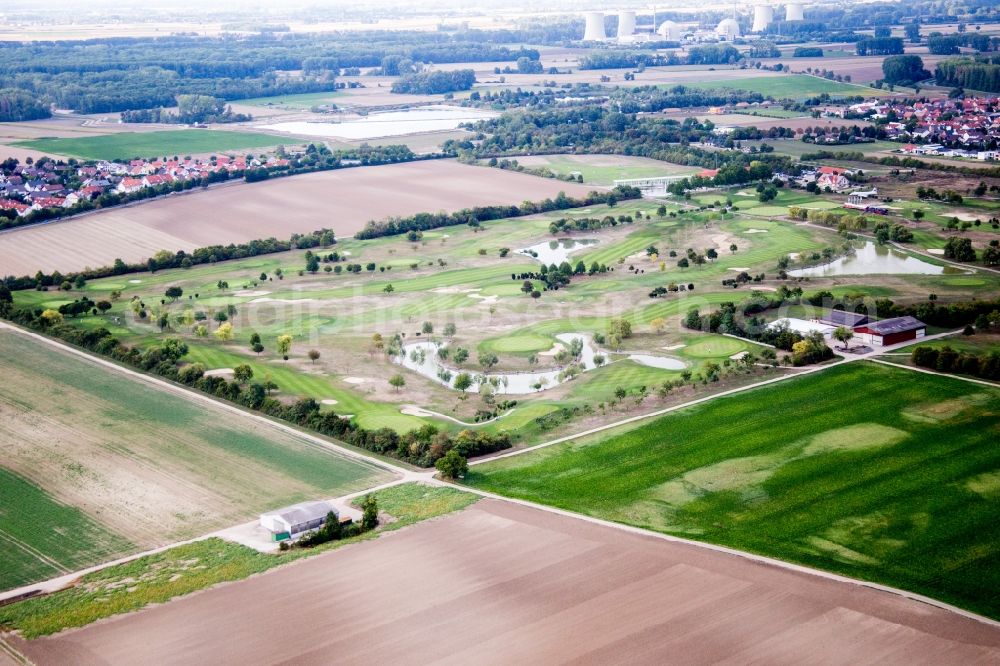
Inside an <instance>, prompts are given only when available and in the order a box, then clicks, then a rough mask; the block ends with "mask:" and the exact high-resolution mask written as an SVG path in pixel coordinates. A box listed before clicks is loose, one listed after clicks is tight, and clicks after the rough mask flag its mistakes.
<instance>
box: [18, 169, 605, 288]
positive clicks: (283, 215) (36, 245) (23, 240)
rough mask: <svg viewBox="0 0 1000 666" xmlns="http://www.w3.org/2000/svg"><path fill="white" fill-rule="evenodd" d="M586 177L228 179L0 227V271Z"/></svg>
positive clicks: (445, 173) (407, 174) (518, 195)
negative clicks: (22, 225)
mask: <svg viewBox="0 0 1000 666" xmlns="http://www.w3.org/2000/svg"><path fill="white" fill-rule="evenodd" d="M592 189H593V187H592V186H586V185H577V184H573V183H566V182H563V181H558V180H550V179H546V178H537V177H535V176H528V175H524V174H519V173H516V172H511V171H501V170H499V169H490V168H488V167H474V166H467V165H464V164H459V163H458V162H455V161H452V160H434V161H427V162H411V163H407V164H393V165H387V166H374V167H360V168H353V169H342V170H339V171H325V172H322V173H314V174H306V175H301V176H292V177H290V178H280V179H276V180H269V181H265V182H262V183H253V184H231V185H225V186H222V187H216V188H212V189H211V190H209V191H208V192H190V193H187V194H183V195H174V196H170V197H168V198H165V199H160V200H158V201H153V202H144V203H140V204H137V205H133V206H129V207H125V208H114V209H109V210H103V211H97V212H95V213H92V214H89V215H85V216H82V217H78V218H75V219H70V220H65V221H61V222H55V223H51V224H44V225H41V226H32V227H26V228H22V229H14V230H11V231H8V232H5V233H2V234H0V274H2V275H24V274H28V273H32V274H33V273H35V272H36V271H37V270H39V269H41V270H44V271H52V270H60V271H62V272H69V271H74V270H79V269H82V268H85V267H87V266H91V267H95V266H104V265H110V264H111V263H113V262H114V260H115V259H116V258H120V259H123V260H125V261H140V260H143V259H146V258H148V257H150V256H152V255H153V254H155V253H156V252H157V251H159V250H164V249H166V250H170V251H172V252H173V251H177V250H193V249H195V248H198V247H205V246H208V245H216V244H226V243H238V242H244V241H249V240H254V239H257V238H268V237H271V236H274V237H277V238H288V237H289V236H290V235H291V234H293V233H304V232H309V231H314V230H316V229H320V228H330V229H333V230H334V231H335V232H336V233H337V235H339V236H349V235H352V234H354V233H355V232H357V231H358V230H360V229H361V228H363V227H364V225H365V223H367V222H368V221H369V220H379V219H383V218H386V217H390V216H393V215H408V214H413V213H419V212H424V211H427V212H435V211H439V210H458V209H461V208H466V207H470V206H477V205H488V204H516V203H520V202H521V201H524V200H525V199H530V200H533V201H535V200H539V199H545V198H546V197H554V196H555V195H556V194H558V193H559V192H560V191H564V192H566V194H568V195H570V196H581V195H584V194H586V193H587V192H589V191H591V190H592Z"/></svg>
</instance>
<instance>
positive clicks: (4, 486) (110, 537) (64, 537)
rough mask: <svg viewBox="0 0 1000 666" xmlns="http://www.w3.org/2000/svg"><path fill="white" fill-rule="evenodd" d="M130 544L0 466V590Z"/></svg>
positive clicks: (50, 575)
mask: <svg viewBox="0 0 1000 666" xmlns="http://www.w3.org/2000/svg"><path fill="white" fill-rule="evenodd" d="M131 548H132V544H130V543H129V542H128V541H127V540H125V539H123V538H121V537H119V536H118V535H116V534H114V533H112V532H110V531H109V530H107V529H106V528H104V527H103V526H101V525H100V524H99V523H97V522H96V521H94V520H92V519H91V518H89V517H88V516H87V515H86V514H84V513H83V512H82V511H80V510H79V509H76V508H74V507H71V506H66V505H65V504H60V503H59V502H57V501H55V500H54V499H52V497H50V496H49V495H47V494H46V493H45V491H43V490H42V489H41V488H39V487H38V486H36V485H34V484H33V483H31V482H30V481H28V480H26V479H24V478H21V477H20V476H18V475H16V474H13V473H11V472H9V471H7V470H5V469H4V468H2V467H0V551H2V552H3V557H0V590H7V589H10V588H12V587H18V586H19V585H25V584H27V583H30V582H32V581H36V580H43V579H46V578H53V577H55V576H61V575H63V574H66V573H70V572H72V571H76V570H78V569H81V568H83V567H86V566H89V565H91V564H94V563H95V562H100V561H101V560H106V559H110V558H111V557H113V556H114V555H116V554H118V553H122V552H125V551H128V550H130V549H131Z"/></svg>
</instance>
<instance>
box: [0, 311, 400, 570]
mask: <svg viewBox="0 0 1000 666" xmlns="http://www.w3.org/2000/svg"><path fill="white" fill-rule="evenodd" d="M0 346H2V349H3V350H4V353H3V354H2V355H0V375H2V376H3V378H4V381H3V385H2V386H0V416H2V418H0V460H2V465H3V466H2V468H0V474H2V477H0V480H2V481H3V483H2V484H0V495H2V496H3V500H4V501H3V503H2V504H0V507H2V508H0V538H3V539H4V541H5V542H7V543H8V547H9V552H11V553H13V556H12V558H6V557H5V558H4V564H3V566H2V567H0V589H9V588H11V587H15V586H18V585H20V584H25V583H29V582H32V581H35V580H40V579H44V578H50V577H53V576H56V575H61V574H65V573H68V572H70V571H74V570H77V569H79V568H82V567H84V566H89V565H92V564H97V563H99V562H101V561H104V560H108V559H112V558H113V557H114V556H116V555H117V556H120V555H124V554H127V553H130V552H134V551H136V550H142V549H147V548H152V547H156V546H160V545H163V544H165V543H170V542H173V541H178V540H183V539H188V538H191V537H195V536H199V535H201V534H204V533H206V532H210V531H212V530H215V529H219V528H222V527H228V526H231V525H233V524H237V523H239V522H242V521H245V520H248V519H249V518H251V517H253V516H254V515H256V514H257V513H259V512H260V511H262V510H266V509H270V508H274V507H277V506H282V505H285V504H290V503H293V502H297V501H301V500H304V499H311V498H314V497H316V496H321V497H335V496H339V495H343V494H346V493H348V492H351V491H354V490H358V489H361V488H364V487H366V486H369V485H372V484H374V483H377V482H379V481H380V480H386V479H388V478H390V477H389V474H388V473H387V472H385V471H383V470H382V469H380V468H379V467H378V466H376V465H375V464H373V463H367V462H363V461H361V462H359V461H357V460H354V459H350V458H348V457H347V456H345V455H343V454H340V453H338V452H336V451H334V450H332V449H330V448H327V447H324V446H321V445H319V444H316V443H314V442H313V441H312V440H308V439H305V438H302V437H299V436H297V435H293V434H291V433H289V432H286V431H284V430H280V429H278V428H275V427H272V426H270V425H268V424H266V423H265V422H258V421H253V420H248V419H247V418H246V417H245V416H244V415H242V414H240V413H238V412H229V411H224V410H222V409H221V408H218V407H215V406H212V405H211V404H209V403H206V402H205V401H203V400H199V399H197V398H193V397H191V396H190V395H188V394H186V393H178V392H176V390H170V389H166V388H162V387H159V386H154V385H152V384H150V383H148V382H146V381H143V380H141V379H138V378H133V377H130V376H127V375H125V374H123V373H122V372H120V371H117V370H113V369H110V368H108V367H105V366H103V365H99V364H98V363H96V362H94V361H91V360H89V359H85V358H82V357H80V356H77V355H74V354H71V353H70V352H67V351H64V350H62V349H60V348H58V347H55V346H52V345H49V344H46V343H44V342H41V341H39V340H36V339H34V338H32V337H29V336H27V335H25V334H23V333H20V332H16V331H15V330H14V329H10V328H3V329H0ZM69 443H72V446H69V445H68V444H69ZM28 521H30V522H28ZM70 535H73V536H72V539H69V538H68V537H69V536H70Z"/></svg>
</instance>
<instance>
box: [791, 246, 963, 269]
mask: <svg viewBox="0 0 1000 666" xmlns="http://www.w3.org/2000/svg"><path fill="white" fill-rule="evenodd" d="M964 272H965V271H963V270H962V269H960V268H953V267H951V266H936V265H934V264H932V263H929V262H926V261H923V260H921V259H917V258H916V257H913V256H910V255H908V254H906V253H905V252H900V251H899V250H896V249H894V248H891V247H888V246H885V245H876V244H875V243H871V242H868V243H865V245H864V247H862V248H859V249H857V250H856V251H855V252H854V254H852V255H849V256H846V257H841V258H839V259H835V260H833V261H831V262H830V263H828V264H822V265H819V266H810V267H809V268H797V269H795V270H791V271H788V274H789V275H790V276H792V277H829V276H832V275H892V274H895V275H942V274H951V273H964Z"/></svg>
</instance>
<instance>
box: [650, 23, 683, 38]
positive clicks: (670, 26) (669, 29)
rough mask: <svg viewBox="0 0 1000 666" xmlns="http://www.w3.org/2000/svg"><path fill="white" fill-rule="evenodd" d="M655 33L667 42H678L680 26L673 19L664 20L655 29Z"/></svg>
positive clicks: (680, 33)
mask: <svg viewBox="0 0 1000 666" xmlns="http://www.w3.org/2000/svg"><path fill="white" fill-rule="evenodd" d="M656 34H658V35H659V36H660V37H662V38H663V39H665V40H667V41H668V42H679V41H681V35H682V32H681V27H680V26H679V25H677V24H676V23H674V22H673V21H664V22H663V23H661V24H660V27H659V28H657V29H656Z"/></svg>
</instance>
